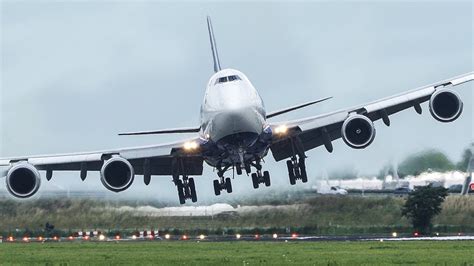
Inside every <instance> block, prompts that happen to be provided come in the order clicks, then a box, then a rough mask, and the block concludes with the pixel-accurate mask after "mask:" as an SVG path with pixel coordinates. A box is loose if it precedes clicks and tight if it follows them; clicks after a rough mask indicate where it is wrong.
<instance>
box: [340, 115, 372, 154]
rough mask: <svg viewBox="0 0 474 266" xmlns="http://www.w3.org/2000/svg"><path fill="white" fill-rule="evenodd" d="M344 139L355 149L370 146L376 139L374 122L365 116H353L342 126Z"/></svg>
mask: <svg viewBox="0 0 474 266" xmlns="http://www.w3.org/2000/svg"><path fill="white" fill-rule="evenodd" d="M341 130H342V139H343V140H344V142H345V143H346V144H347V145H349V146H350V147H352V148H354V149H363V148H365V147H367V146H369V145H370V144H371V143H372V141H374V138H375V127H374V123H373V122H372V120H370V119H369V118H368V117H366V116H363V115H351V116H349V117H348V118H347V119H346V120H345V121H344V123H343V124H342V129H341Z"/></svg>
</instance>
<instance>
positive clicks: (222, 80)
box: [216, 75, 242, 84]
mask: <svg viewBox="0 0 474 266" xmlns="http://www.w3.org/2000/svg"><path fill="white" fill-rule="evenodd" d="M236 80H242V79H241V78H240V77H239V76H237V75H232V76H227V77H220V78H218V79H217V81H216V84H218V83H226V82H230V81H236Z"/></svg>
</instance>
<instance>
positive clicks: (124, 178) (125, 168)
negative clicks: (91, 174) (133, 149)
mask: <svg viewBox="0 0 474 266" xmlns="http://www.w3.org/2000/svg"><path fill="white" fill-rule="evenodd" d="M134 177H135V171H134V170H133V166H132V165H131V164H130V162H129V161H127V160H126V159H124V158H122V157H112V158H110V159H109V160H107V161H105V162H104V165H103V166H102V169H101V170H100V181H101V182H102V184H103V185H104V186H105V187H106V188H107V189H108V190H110V191H114V192H120V191H124V190H126V189H127V188H129V187H130V186H131V185H132V183H133V179H134Z"/></svg>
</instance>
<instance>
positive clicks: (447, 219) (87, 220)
mask: <svg viewBox="0 0 474 266" xmlns="http://www.w3.org/2000/svg"><path fill="white" fill-rule="evenodd" d="M272 198H273V197H272ZM272 198H270V199H267V200H262V201H260V202H257V203H258V204H261V205H272V206H268V208H263V209H259V210H254V211H246V212H240V213H232V214H229V215H217V216H215V217H209V216H190V217H179V218H177V217H163V216H161V217H160V216H154V215H147V214H143V213H142V214H140V213H136V212H133V211H118V208H119V207H120V206H131V207H135V206H139V205H142V204H143V203H140V202H138V203H137V202H110V201H99V200H95V201H94V200H83V199H41V200H37V201H25V202H21V201H13V200H0V213H1V214H3V215H0V234H2V232H3V233H4V236H5V234H9V233H10V232H15V231H17V230H16V229H20V230H25V229H29V230H32V231H37V230H41V229H43V228H44V224H45V223H46V222H49V223H52V224H54V225H55V226H56V228H57V229H62V230H66V231H67V230H69V229H71V230H79V229H84V230H86V229H102V230H108V229H117V230H125V229H136V228H138V229H150V228H156V229H161V230H166V229H172V228H177V229H180V230H198V231H199V230H218V229H223V228H234V229H238V230H241V229H242V228H287V227H290V228H312V229H311V230H310V231H308V232H307V233H310V232H311V233H315V234H351V233H357V234H360V233H384V232H385V233H390V232H391V230H395V229H396V228H410V223H409V221H408V220H407V219H406V218H403V217H402V216H401V211H400V209H401V206H402V205H403V203H404V199H403V198H397V197H366V198H365V197H358V196H347V197H335V196H305V197H304V198H298V199H297V200H285V201H283V202H274V200H272ZM279 198H281V197H279ZM243 202H244V203H248V202H246V201H245V200H244V201H243ZM254 203H255V202H252V205H253V204H254ZM270 203H272V204H270ZM144 204H145V205H151V206H154V205H153V203H144ZM243 205H244V204H243ZM247 205H249V204H247ZM433 222H434V225H435V226H437V227H441V228H445V229H446V230H441V232H454V233H456V232H459V231H457V230H461V231H462V232H472V228H474V227H472V225H474V197H460V196H449V197H448V198H447V199H446V201H445V203H444V204H443V211H442V212H441V214H440V215H438V216H437V217H436V218H435V220H434V221H433ZM469 226H470V227H469ZM392 228H393V229H392ZM334 230H336V231H334ZM397 230H400V229H397ZM437 230H440V229H437Z"/></svg>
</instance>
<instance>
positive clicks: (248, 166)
mask: <svg viewBox="0 0 474 266" xmlns="http://www.w3.org/2000/svg"><path fill="white" fill-rule="evenodd" d="M245 172H247V174H248V175H249V174H250V173H251V172H252V169H251V168H250V164H245Z"/></svg>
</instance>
